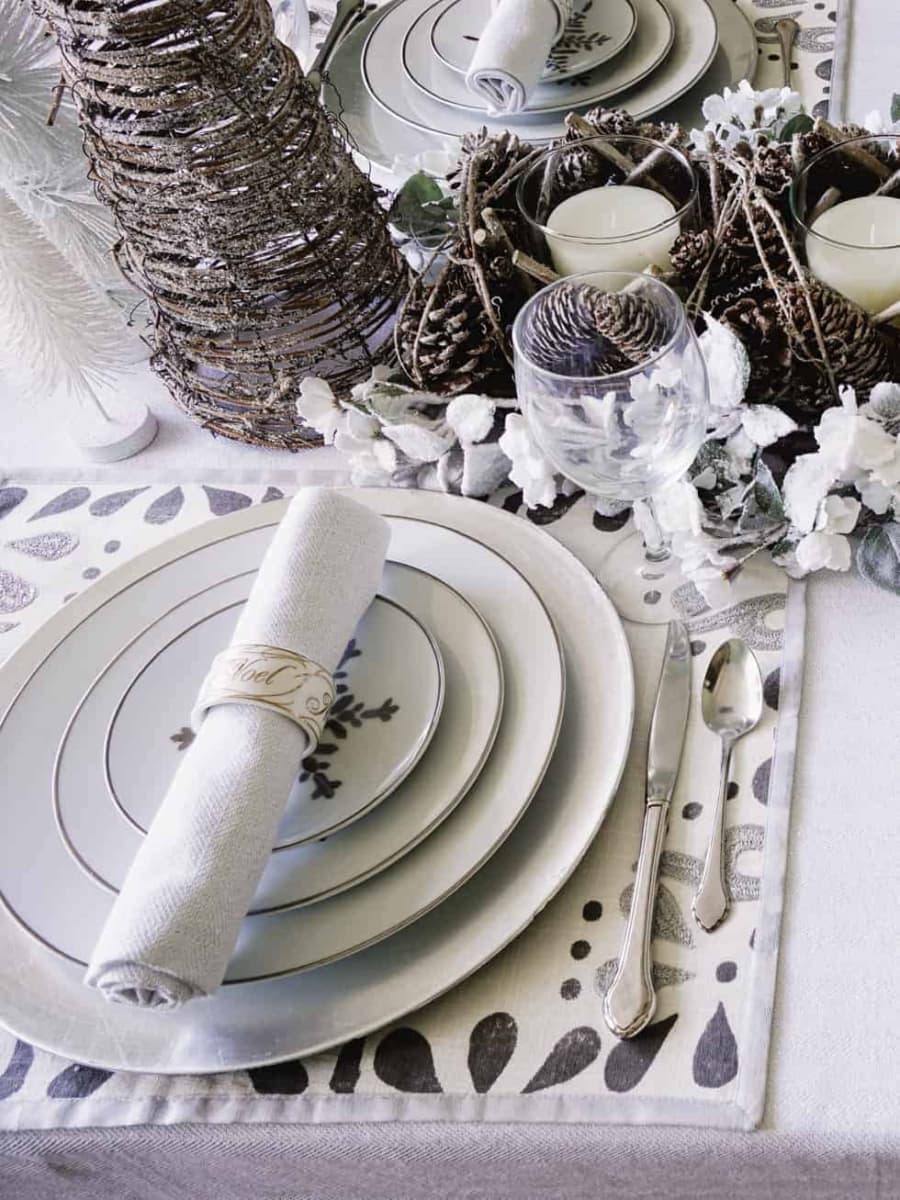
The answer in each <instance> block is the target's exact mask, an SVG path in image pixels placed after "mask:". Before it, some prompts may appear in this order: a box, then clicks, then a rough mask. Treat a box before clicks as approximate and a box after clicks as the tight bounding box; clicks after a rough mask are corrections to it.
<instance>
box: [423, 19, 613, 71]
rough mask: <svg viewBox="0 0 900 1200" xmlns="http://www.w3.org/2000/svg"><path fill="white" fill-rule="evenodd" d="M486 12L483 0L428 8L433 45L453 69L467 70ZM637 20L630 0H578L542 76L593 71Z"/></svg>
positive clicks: (611, 52) (609, 55)
mask: <svg viewBox="0 0 900 1200" xmlns="http://www.w3.org/2000/svg"><path fill="white" fill-rule="evenodd" d="M435 14H437V15H435ZM489 16H490V7H489V5H486V4H485V3H484V0H449V2H448V0H440V4H439V5H438V6H437V7H436V8H434V9H433V10H432V11H431V15H430V16H429V18H428V21H429V24H430V26H431V36H430V41H431V47H432V49H433V51H434V53H435V54H436V55H437V57H438V58H439V59H440V60H441V62H442V63H444V65H445V66H447V67H449V68H450V70H451V71H456V72H457V74H460V75H465V74H466V72H467V71H468V69H469V64H470V62H471V61H472V55H473V54H474V52H475V47H476V45H477V44H478V39H479V37H480V36H481V34H482V33H483V32H484V27H485V25H486V24H487V22H488V17H489ZM636 25H637V19H636V16H635V11H634V9H633V8H632V6H631V3H630V0H581V3H580V4H576V6H575V11H574V12H573V14H572V19H571V20H570V21H569V23H568V25H567V26H566V28H565V31H564V33H563V35H562V37H561V38H559V39H558V41H557V42H556V43H555V45H554V46H553V49H552V50H551V51H550V55H549V57H548V59H547V65H546V67H545V68H544V73H543V75H542V76H541V78H542V79H543V80H544V81H545V82H547V81H550V80H559V79H570V78H571V77H572V76H573V75H581V74H582V73H583V72H584V71H592V70H593V69H594V67H599V66H600V64H601V63H605V62H608V61H609V60H610V59H611V58H613V57H614V56H615V55H616V54H618V53H619V51H620V50H622V49H623V48H624V47H625V46H627V45H628V43H629V42H630V41H631V38H632V37H633V36H634V31H635V28H636Z"/></svg>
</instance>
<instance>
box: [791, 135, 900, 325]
mask: <svg viewBox="0 0 900 1200" xmlns="http://www.w3.org/2000/svg"><path fill="white" fill-rule="evenodd" d="M791 213H792V216H793V218H794V221H795V223H796V225H797V228H798V230H799V233H800V237H801V240H802V243H803V249H804V252H805V255H806V262H807V265H808V266H809V269H810V272H811V273H812V274H813V275H814V276H815V277H816V279H818V280H819V281H820V282H822V283H824V284H827V285H828V287H831V288H834V290H835V291H836V292H841V293H842V294H843V295H844V296H847V297H848V298H849V299H850V300H855V301H856V303H857V304H860V305H862V307H863V308H865V309H866V310H867V311H868V312H870V313H873V314H876V313H883V312H886V311H887V310H888V309H890V308H892V307H893V306H894V305H896V304H900V137H898V136H897V135H896V134H894V135H890V134H887V135H883V136H881V135H875V134H867V135H865V136H863V137H857V138H851V139H850V140H848V141H846V142H841V143H839V144H836V145H834V146H828V147H827V148H826V149H825V150H821V151H820V152H819V153H818V154H816V155H814V156H813V158H811V159H810V160H809V162H808V163H807V164H806V165H805V166H804V167H803V168H802V170H801V171H800V173H799V174H798V175H797V178H796V179H795V180H794V183H793V185H792V187H791ZM896 315H898V316H900V312H898V314H896Z"/></svg>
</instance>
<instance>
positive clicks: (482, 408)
mask: <svg viewBox="0 0 900 1200" xmlns="http://www.w3.org/2000/svg"><path fill="white" fill-rule="evenodd" d="M496 410H497V405H496V404H495V403H494V401H493V400H491V399H490V397H488V396H476V395H463V396H455V397H454V398H453V399H452V400H451V401H450V403H449V404H448V405H447V424H448V425H449V426H450V428H451V429H452V430H453V432H454V433H455V434H456V436H457V437H458V438H459V440H460V441H461V442H483V441H484V439H485V438H486V437H487V435H488V434H489V433H490V432H491V429H492V428H493V425H494V413H495V412H496Z"/></svg>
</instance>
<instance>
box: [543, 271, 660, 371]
mask: <svg viewBox="0 0 900 1200" xmlns="http://www.w3.org/2000/svg"><path fill="white" fill-rule="evenodd" d="M665 341H666V331H665V328H664V323H663V320H662V318H661V317H660V315H659V313H658V311H657V310H656V308H655V307H654V306H653V304H652V303H651V302H650V301H649V300H647V299H646V297H644V296H640V295H636V294H634V293H629V292H601V291H598V290H597V288H593V287H590V286H588V285H586V284H582V283H564V284H562V285H561V286H560V287H557V288H554V289H553V290H552V291H550V292H548V293H547V294H546V295H545V296H544V297H543V298H542V299H541V300H539V301H538V302H537V304H536V306H535V309H534V313H533V316H532V320H531V324H530V326H529V328H528V330H527V333H526V344H525V349H526V351H527V353H528V354H529V356H530V357H531V359H532V361H533V362H534V363H535V364H536V365H537V366H538V367H541V368H542V369H543V370H546V371H555V372H558V373H560V374H585V375H588V374H593V373H598V374H602V375H611V374H613V373H614V372H616V371H623V370H627V369H628V368H629V367H634V366H637V365H638V364H639V363H641V362H643V361H644V360H645V359H646V358H647V357H649V355H651V354H652V353H653V352H654V351H655V350H657V349H659V347H660V346H662V345H663V344H664V343H665Z"/></svg>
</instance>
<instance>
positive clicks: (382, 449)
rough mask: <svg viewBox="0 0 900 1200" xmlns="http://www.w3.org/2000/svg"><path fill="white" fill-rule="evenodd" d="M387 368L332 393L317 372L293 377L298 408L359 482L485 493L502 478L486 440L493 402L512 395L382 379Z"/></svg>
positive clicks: (499, 457)
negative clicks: (450, 395) (448, 396)
mask: <svg viewBox="0 0 900 1200" xmlns="http://www.w3.org/2000/svg"><path fill="white" fill-rule="evenodd" d="M389 375H390V371H389V370H388V369H387V368H381V367H376V368H375V370H374V371H373V372H372V378H371V379H369V380H368V381H367V382H366V383H363V384H358V385H357V386H356V387H355V388H354V389H353V391H352V400H350V401H340V400H338V399H337V398H336V397H335V395H334V392H333V391H332V390H331V387H330V386H329V384H328V383H327V382H326V381H325V380H324V379H317V378H315V377H312V376H310V377H309V378H307V379H304V380H303V382H302V384H301V385H300V399H299V400H298V401H297V413H298V415H299V416H300V418H301V419H302V420H303V421H304V422H305V423H306V424H307V425H309V426H311V427H312V428H313V429H315V430H316V432H317V433H319V434H321V436H322V440H323V441H324V442H325V444H326V445H329V446H331V445H333V446H334V447H335V449H336V450H339V451H341V452H342V453H343V454H346V455H347V458H348V460H349V466H350V478H351V481H352V482H353V484H354V485H356V486H358V487H419V488H427V489H430V490H432V491H444V492H456V493H458V494H461V495H463V496H487V495H490V493H491V492H494V491H496V490H497V488H498V487H500V485H501V484H502V483H504V482H505V481H506V478H507V475H508V472H509V467H510V464H509V459H508V458H507V457H506V455H505V454H504V453H503V449H502V448H501V446H500V445H499V443H498V442H496V441H488V440H487V439H488V437H489V435H490V434H491V432H492V430H493V428H494V415H495V412H496V410H497V407H498V406H500V405H503V404H504V403H506V404H507V405H508V406H512V405H513V403H514V402H513V401H507V402H504V401H498V400H492V399H490V398H489V397H487V396H476V395H464V396H456V397H454V399H452V400H450V401H449V403H448V402H447V401H446V400H442V399H441V398H440V397H438V396H433V395H431V394H429V393H427V392H417V391H416V390H415V389H413V388H409V387H405V386H403V385H402V384H399V383H392V382H390V380H389Z"/></svg>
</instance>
